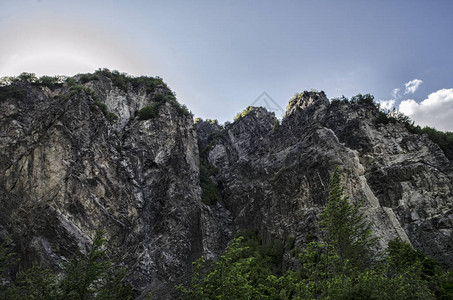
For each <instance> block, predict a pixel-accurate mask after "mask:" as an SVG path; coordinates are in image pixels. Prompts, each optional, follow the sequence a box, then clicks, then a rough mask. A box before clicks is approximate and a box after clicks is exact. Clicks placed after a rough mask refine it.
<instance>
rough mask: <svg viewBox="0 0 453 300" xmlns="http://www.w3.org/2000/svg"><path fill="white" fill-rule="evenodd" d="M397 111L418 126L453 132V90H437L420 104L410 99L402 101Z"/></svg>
mask: <svg viewBox="0 0 453 300" xmlns="http://www.w3.org/2000/svg"><path fill="white" fill-rule="evenodd" d="M399 111H401V112H402V113H404V114H405V115H407V116H409V117H410V118H411V119H412V120H413V121H414V122H415V123H416V124H418V125H420V126H430V127H434V128H436V129H438V130H443V131H453V89H441V90H438V91H436V92H434V93H432V94H430V95H429V96H428V99H425V100H423V101H422V102H420V103H417V102H416V101H414V100H412V99H408V100H403V101H401V103H400V105H399Z"/></svg>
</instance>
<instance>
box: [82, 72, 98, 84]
mask: <svg viewBox="0 0 453 300" xmlns="http://www.w3.org/2000/svg"><path fill="white" fill-rule="evenodd" d="M93 80H99V78H98V77H97V76H96V74H81V75H79V81H80V83H82V84H85V83H88V82H90V81H93Z"/></svg>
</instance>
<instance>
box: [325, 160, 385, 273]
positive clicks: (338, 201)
mask: <svg viewBox="0 0 453 300" xmlns="http://www.w3.org/2000/svg"><path fill="white" fill-rule="evenodd" d="M340 180H341V178H340V174H339V168H338V167H337V168H336V169H335V171H334V173H333V175H332V178H331V181H330V186H329V202H328V204H327V207H326V208H325V209H324V212H323V213H322V214H321V222H320V225H321V228H322V230H323V232H324V233H325V242H326V244H327V245H326V246H327V247H328V248H332V250H333V251H335V253H336V254H337V255H338V257H339V258H340V261H341V263H342V264H343V265H344V264H345V263H346V261H347V262H348V264H349V265H350V266H351V267H352V268H357V269H360V270H363V269H364V268H366V267H367V266H369V265H370V264H372V263H373V258H374V256H375V255H376V252H375V248H376V247H377V241H378V237H375V236H373V232H372V230H371V224H370V223H369V222H367V221H366V220H365V218H364V216H363V215H362V214H361V213H360V211H359V209H360V206H355V205H352V204H351V203H349V198H348V197H346V196H344V195H343V194H344V187H343V186H342V185H341V182H340Z"/></svg>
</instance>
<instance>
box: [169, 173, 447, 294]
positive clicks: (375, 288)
mask: <svg viewBox="0 0 453 300" xmlns="http://www.w3.org/2000/svg"><path fill="white" fill-rule="evenodd" d="M320 227H321V229H322V239H321V240H320V241H318V242H312V243H310V244H308V245H306V246H305V249H304V250H303V251H301V252H298V254H296V255H297V256H298V258H299V261H300V266H299V267H298V268H295V269H292V270H287V271H286V272H283V268H282V256H283V253H284V249H286V250H287V251H288V250H289V249H292V248H293V244H294V236H292V237H289V238H288V239H287V241H286V243H285V245H284V246H285V247H283V243H281V242H277V243H275V242H274V244H272V245H268V246H265V245H263V244H262V243H261V242H260V241H259V240H258V239H257V237H256V235H250V234H249V233H244V232H242V233H240V234H239V236H238V237H237V238H236V239H234V240H233V242H232V243H231V245H230V246H229V247H228V248H227V249H226V252H225V253H224V255H222V256H221V257H220V258H219V259H218V260H216V261H211V262H210V261H206V260H205V259H204V258H203V257H202V258H200V259H199V260H197V261H196V262H195V263H194V274H193V277H192V282H191V285H190V286H189V287H184V286H178V287H177V289H178V290H179V291H180V292H181V297H182V298H183V299H452V297H453V273H452V272H451V271H447V272H445V271H444V270H442V269H441V268H440V267H439V266H438V264H437V263H436V262H435V261H434V260H433V259H430V258H428V257H426V256H425V255H424V254H423V252H421V251H419V250H414V249H413V248H412V247H411V246H410V245H409V244H407V243H405V242H403V241H400V240H392V241H391V242H390V243H389V244H388V247H387V249H385V250H384V251H378V249H377V245H378V244H377V237H376V236H374V235H373V234H372V232H371V230H370V224H369V223H367V222H366V221H365V219H364V218H363V216H362V214H361V213H360V208H359V207H357V206H355V205H353V204H351V203H350V202H349V200H348V198H347V197H345V196H344V195H343V186H342V185H341V184H340V174H339V171H338V169H337V170H336V171H335V172H334V174H333V176H332V179H331V183H330V193H329V202H328V205H327V207H326V209H325V210H324V212H323V214H322V216H321V220H320ZM288 252H289V253H297V251H296V249H292V250H291V251H288Z"/></svg>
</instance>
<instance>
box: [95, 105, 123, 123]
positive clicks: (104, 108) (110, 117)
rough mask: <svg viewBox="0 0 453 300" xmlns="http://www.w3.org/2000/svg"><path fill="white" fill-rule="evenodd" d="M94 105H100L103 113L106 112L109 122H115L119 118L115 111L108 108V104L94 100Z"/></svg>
mask: <svg viewBox="0 0 453 300" xmlns="http://www.w3.org/2000/svg"><path fill="white" fill-rule="evenodd" d="M94 105H95V106H97V107H99V109H100V110H101V111H102V113H103V114H104V116H105V118H106V119H107V120H108V121H109V122H115V121H116V120H118V116H117V115H116V114H115V113H113V112H111V111H109V110H108V108H107V104H105V103H102V102H99V101H96V102H94Z"/></svg>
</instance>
